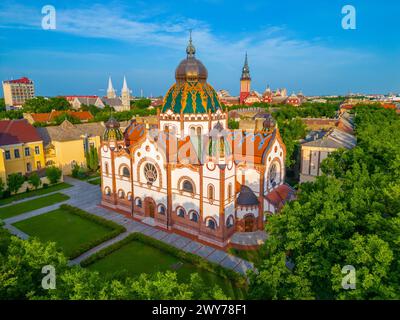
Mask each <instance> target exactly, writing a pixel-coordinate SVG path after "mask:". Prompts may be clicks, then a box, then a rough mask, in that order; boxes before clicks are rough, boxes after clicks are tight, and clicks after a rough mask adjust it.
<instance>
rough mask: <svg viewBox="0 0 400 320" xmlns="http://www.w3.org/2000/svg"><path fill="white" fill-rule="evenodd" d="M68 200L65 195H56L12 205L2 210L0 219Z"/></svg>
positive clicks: (0, 210) (0, 209)
mask: <svg viewBox="0 0 400 320" xmlns="http://www.w3.org/2000/svg"><path fill="white" fill-rule="evenodd" d="M68 199H69V197H68V196H67V195H65V194H62V193H54V194H50V195H48V196H44V197H40V198H37V199H33V200H28V201H24V202H21V203H17V204H11V205H9V206H6V207H1V208H0V219H7V218H10V217H13V216H16V215H19V214H22V213H26V212H29V211H33V210H36V209H39V208H43V207H47V206H50V205H52V204H55V203H58V202H62V201H65V200H68Z"/></svg>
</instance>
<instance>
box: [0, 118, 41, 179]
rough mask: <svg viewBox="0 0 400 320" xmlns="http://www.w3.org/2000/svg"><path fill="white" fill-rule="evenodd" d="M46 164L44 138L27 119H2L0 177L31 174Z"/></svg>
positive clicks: (0, 127) (0, 125)
mask: <svg viewBox="0 0 400 320" xmlns="http://www.w3.org/2000/svg"><path fill="white" fill-rule="evenodd" d="M44 166H45V159H44V150H43V141H42V138H41V137H40V136H39V134H38V133H37V131H36V129H35V127H33V126H32V125H31V124H29V123H28V121H26V120H25V119H21V120H1V121H0V178H1V179H2V180H3V182H4V183H6V181H7V177H8V175H10V174H12V173H20V174H21V175H26V174H29V173H31V172H33V171H37V170H40V169H42V168H44Z"/></svg>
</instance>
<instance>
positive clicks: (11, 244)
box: [0, 228, 227, 300]
mask: <svg viewBox="0 0 400 320" xmlns="http://www.w3.org/2000/svg"><path fill="white" fill-rule="evenodd" d="M67 262H68V261H67V258H66V257H65V256H64V254H62V253H61V252H60V251H58V250H57V247H56V244H55V243H54V242H46V243H41V242H40V241H39V240H37V239H29V240H22V239H19V238H17V237H15V236H11V235H10V234H9V233H8V231H6V230H5V229H2V228H0V299H1V300H6V299H12V300H21V299H54V300H55V299H57V300H59V299H63V300H66V299H74V300H82V299H92V300H93V299H118V300H121V299H124V300H128V299H135V300H137V299H162V300H166V299H196V300H197V299H213V300H215V299H224V300H226V299H227V297H226V295H225V294H224V293H223V292H222V290H221V289H220V288H219V287H218V286H216V285H214V286H210V285H206V284H204V282H203V281H202V279H201V278H200V277H199V276H198V274H192V275H191V277H190V280H189V281H186V282H182V281H179V280H178V278H177V275H176V273H175V272H171V271H167V272H163V273H161V272H159V273H156V274H153V275H148V274H142V275H140V276H139V277H137V278H130V277H127V278H124V279H110V278H106V277H104V276H102V275H100V274H99V273H98V272H94V271H90V270H88V269H84V268H81V267H80V266H73V267H70V266H68V265H67ZM45 265H52V266H53V267H54V268H55V270H56V272H57V273H56V276H57V278H56V288H55V289H52V290H45V289H43V288H42V286H41V281H42V279H43V276H44V275H43V273H42V267H43V266H45Z"/></svg>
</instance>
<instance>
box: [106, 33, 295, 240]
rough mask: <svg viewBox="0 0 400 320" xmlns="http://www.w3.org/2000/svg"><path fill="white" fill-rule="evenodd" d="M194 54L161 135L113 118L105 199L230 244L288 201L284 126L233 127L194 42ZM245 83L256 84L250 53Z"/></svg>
mask: <svg viewBox="0 0 400 320" xmlns="http://www.w3.org/2000/svg"><path fill="white" fill-rule="evenodd" d="M186 53H187V57H186V59H184V60H182V61H181V63H180V64H179V65H178V67H177V69H176V72H175V78H176V83H175V84H174V85H173V86H171V88H170V89H169V90H168V92H167V94H166V96H165V98H164V103H163V106H162V109H161V111H158V113H157V117H158V132H157V134H156V138H154V136H153V134H150V130H149V128H145V127H143V126H141V125H139V124H137V123H136V122H134V121H133V122H132V123H131V124H130V126H128V128H127V129H126V130H125V132H124V133H122V132H121V130H120V128H119V123H118V122H117V121H116V120H115V119H112V118H111V119H110V120H109V121H108V122H107V123H106V131H105V133H104V139H103V145H102V148H101V149H100V156H101V168H102V171H101V174H102V176H101V178H102V204H103V205H105V206H108V207H110V208H114V209H118V210H122V211H125V212H126V213H127V214H130V215H131V216H132V218H134V219H139V220H143V221H144V222H146V221H152V224H153V225H156V226H158V227H160V228H163V229H166V230H172V231H174V230H176V231H178V232H183V233H185V234H187V235H189V236H191V237H194V238H197V239H199V240H201V241H205V242H208V243H209V244H211V245H214V246H219V247H227V246H228V245H229V244H230V241H231V237H232V235H233V234H234V233H235V232H252V231H256V230H264V220H265V219H264V213H265V212H270V213H271V214H273V213H276V212H277V211H278V209H279V207H280V203H281V202H282V201H284V200H286V198H285V197H282V194H285V192H286V191H287V190H288V189H287V188H289V187H288V186H286V185H284V182H283V181H284V176H285V175H284V171H285V168H284V163H285V156H286V150H285V146H284V144H283V141H282V139H281V137H280V135H279V130H278V128H277V127H274V128H271V130H270V131H268V132H266V131H263V132H260V133H258V132H256V133H247V132H239V134H238V135H237V134H236V132H233V131H231V130H229V129H228V128H227V120H228V115H227V112H225V111H224V110H223V109H222V106H221V104H220V101H219V100H218V97H217V94H216V92H215V90H214V89H213V88H212V86H211V85H209V84H208V83H207V76H208V72H207V69H206V68H205V66H204V65H203V64H202V63H201V61H200V60H198V59H196V57H195V53H196V50H195V48H194V45H193V43H192V40H191V39H190V41H189V44H188V47H187V50H186ZM242 81H250V73H249V69H248V63H247V57H246V61H245V66H244V67H243V74H242ZM124 87H125V84H124ZM282 188H283V189H285V188H286V189H285V190H286V191H285V190H283V191H285V192H282V190H281V189H282ZM289 191H290V190H289ZM286 194H289V192H286Z"/></svg>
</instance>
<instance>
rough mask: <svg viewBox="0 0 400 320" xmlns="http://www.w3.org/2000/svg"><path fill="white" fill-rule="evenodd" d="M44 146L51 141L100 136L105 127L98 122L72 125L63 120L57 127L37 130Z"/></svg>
mask: <svg viewBox="0 0 400 320" xmlns="http://www.w3.org/2000/svg"><path fill="white" fill-rule="evenodd" d="M36 130H37V132H38V133H39V135H40V137H42V139H43V142H44V144H45V145H47V144H49V143H50V142H51V141H73V140H79V139H81V138H82V136H85V135H88V136H92V137H93V136H100V137H101V136H102V135H103V132H104V130H105V126H104V124H103V123H100V122H93V123H82V124H72V123H71V122H69V121H68V120H65V121H64V122H63V123H61V124H60V125H59V126H52V127H43V128H37V129H36Z"/></svg>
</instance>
